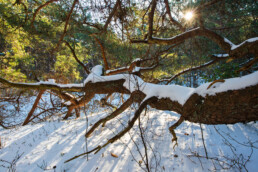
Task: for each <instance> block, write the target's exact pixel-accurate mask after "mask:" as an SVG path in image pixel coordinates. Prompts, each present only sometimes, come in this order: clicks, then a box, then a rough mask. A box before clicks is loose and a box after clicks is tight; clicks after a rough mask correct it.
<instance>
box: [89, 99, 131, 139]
mask: <svg viewBox="0 0 258 172" xmlns="http://www.w3.org/2000/svg"><path fill="white" fill-rule="evenodd" d="M134 96H135V95H134V94H132V95H131V96H130V97H129V98H128V99H127V100H126V101H125V102H124V103H123V104H122V105H121V106H120V107H119V108H118V109H116V110H115V111H114V112H112V113H111V114H110V115H108V116H107V117H105V118H102V119H100V120H98V121H97V122H96V123H95V124H94V125H93V126H92V127H91V129H90V130H89V131H88V132H87V133H86V134H85V137H90V135H91V134H92V133H93V131H94V130H95V129H96V128H98V126H100V125H101V124H104V123H106V122H107V121H109V120H111V119H113V118H115V117H117V116H118V115H119V114H121V113H122V112H124V111H125V110H126V109H127V108H128V107H129V106H131V104H132V103H133V102H134V101H133V100H134Z"/></svg>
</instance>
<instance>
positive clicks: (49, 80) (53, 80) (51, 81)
mask: <svg viewBox="0 0 258 172" xmlns="http://www.w3.org/2000/svg"><path fill="white" fill-rule="evenodd" d="M48 82H49V83H56V80H55V79H48Z"/></svg>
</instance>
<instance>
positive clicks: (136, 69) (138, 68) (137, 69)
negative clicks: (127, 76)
mask: <svg viewBox="0 0 258 172" xmlns="http://www.w3.org/2000/svg"><path fill="white" fill-rule="evenodd" d="M140 70H141V67H137V66H135V68H134V69H133V71H132V72H139V71H140Z"/></svg>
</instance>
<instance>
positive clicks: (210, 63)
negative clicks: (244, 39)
mask: <svg viewBox="0 0 258 172" xmlns="http://www.w3.org/2000/svg"><path fill="white" fill-rule="evenodd" d="M213 57H214V58H215V59H214V60H211V61H209V62H207V63H205V64H202V65H200V66H195V67H192V68H188V69H185V70H183V71H181V72H179V73H177V74H175V75H174V76H172V77H171V78H170V79H163V80H161V81H159V82H164V81H166V82H167V83H166V85H168V84H169V83H170V82H171V81H173V80H174V79H175V78H177V77H179V76H180V75H183V74H185V73H187V72H190V71H195V70H198V69H201V68H205V67H207V66H210V65H212V64H215V63H217V62H218V61H221V60H225V59H227V58H228V57H229V56H228V55H227V56H225V57H224V56H222V57H218V56H215V55H213Z"/></svg>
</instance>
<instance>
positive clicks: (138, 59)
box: [133, 58, 141, 63]
mask: <svg viewBox="0 0 258 172" xmlns="http://www.w3.org/2000/svg"><path fill="white" fill-rule="evenodd" d="M138 61H141V59H140V58H136V59H134V60H133V63H134V62H138Z"/></svg>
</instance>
